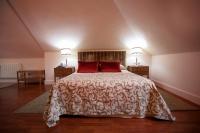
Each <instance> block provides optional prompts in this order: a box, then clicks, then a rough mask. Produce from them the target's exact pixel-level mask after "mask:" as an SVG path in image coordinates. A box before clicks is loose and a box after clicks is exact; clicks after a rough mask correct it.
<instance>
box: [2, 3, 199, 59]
mask: <svg viewBox="0 0 200 133" xmlns="http://www.w3.org/2000/svg"><path fill="white" fill-rule="evenodd" d="M199 12H200V1H199V0H177V1H174V0H162V1H160V0H40V1H36V0H7V1H6V0H1V2H0V17H1V19H0V46H1V49H0V57H29V56H31V57H38V56H41V57H42V56H43V53H42V52H44V51H56V50H59V49H61V48H64V47H69V48H72V49H77V50H121V49H130V48H131V47H135V46H141V47H144V48H145V50H146V51H148V52H149V53H150V54H152V55H157V54H168V53H180V52H192V51H200V38H199V37H200V25H199V24H200V17H199ZM2 18H3V19H2Z"/></svg>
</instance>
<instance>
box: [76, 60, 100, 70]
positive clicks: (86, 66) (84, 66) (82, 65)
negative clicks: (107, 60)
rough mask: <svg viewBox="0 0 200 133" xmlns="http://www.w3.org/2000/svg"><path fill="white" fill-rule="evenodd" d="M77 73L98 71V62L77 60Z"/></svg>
mask: <svg viewBox="0 0 200 133" xmlns="http://www.w3.org/2000/svg"><path fill="white" fill-rule="evenodd" d="M77 72H78V73H95V72H98V62H84V61H79V62H78V71H77Z"/></svg>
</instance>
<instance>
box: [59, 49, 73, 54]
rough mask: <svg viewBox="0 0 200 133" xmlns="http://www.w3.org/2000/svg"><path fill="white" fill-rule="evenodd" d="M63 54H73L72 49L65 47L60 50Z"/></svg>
mask: <svg viewBox="0 0 200 133" xmlns="http://www.w3.org/2000/svg"><path fill="white" fill-rule="evenodd" d="M60 53H61V55H71V54H72V51H71V49H69V48H64V49H61V50H60Z"/></svg>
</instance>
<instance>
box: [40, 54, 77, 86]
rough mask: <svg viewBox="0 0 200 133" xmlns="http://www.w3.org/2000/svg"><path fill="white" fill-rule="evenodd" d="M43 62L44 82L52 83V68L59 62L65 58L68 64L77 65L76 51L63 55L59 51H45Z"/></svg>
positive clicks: (62, 61)
mask: <svg viewBox="0 0 200 133" xmlns="http://www.w3.org/2000/svg"><path fill="white" fill-rule="evenodd" d="M44 58H45V59H44V63H45V78H46V80H45V83H46V84H52V83H53V81H54V68H55V67H57V66H58V65H60V63H64V64H65V61H66V58H67V64H68V66H75V67H77V63H78V59H77V52H75V51H74V52H72V55H68V56H67V57H66V56H63V55H61V54H60V52H45V54H44Z"/></svg>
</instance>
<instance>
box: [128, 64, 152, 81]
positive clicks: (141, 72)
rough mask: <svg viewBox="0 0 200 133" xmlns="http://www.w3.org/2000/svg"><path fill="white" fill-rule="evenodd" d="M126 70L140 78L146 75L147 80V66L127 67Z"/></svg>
mask: <svg viewBox="0 0 200 133" xmlns="http://www.w3.org/2000/svg"><path fill="white" fill-rule="evenodd" d="M127 70H128V71H130V72H132V73H135V74H138V75H140V76H144V75H146V76H147V78H149V66H128V67H127Z"/></svg>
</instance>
